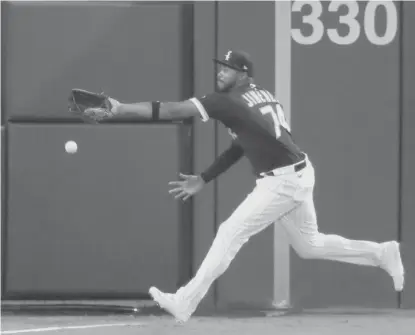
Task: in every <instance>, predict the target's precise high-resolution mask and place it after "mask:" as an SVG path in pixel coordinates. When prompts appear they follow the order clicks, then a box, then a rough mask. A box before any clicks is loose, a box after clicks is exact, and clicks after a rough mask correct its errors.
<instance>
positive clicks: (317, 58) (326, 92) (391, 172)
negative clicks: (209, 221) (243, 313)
mask: <svg viewBox="0 0 415 335" xmlns="http://www.w3.org/2000/svg"><path fill="white" fill-rule="evenodd" d="M330 3H331V4H333V3H334V2H325V1H321V2H315V6H316V8H314V11H316V10H318V8H317V7H318V5H319V4H322V11H321V13H322V14H321V17H320V18H321V22H322V23H323V27H324V29H329V28H330V29H337V31H338V33H339V35H340V36H345V35H347V34H348V32H349V31H348V27H347V25H345V24H340V23H339V20H340V16H344V15H346V14H347V13H348V11H349V10H353V8H347V7H346V6H341V7H340V8H339V10H338V11H337V10H334V11H332V12H330V11H329V10H328V6H329V4H330ZM351 3H352V2H351ZM353 3H355V2H353ZM355 4H356V3H355ZM372 5H373V4H372ZM332 6H333V8H334V5H332ZM395 6H396V4H395ZM355 10H357V11H356V13H357V16H356V19H357V22H358V25H359V27H361V31H360V35H359V37H358V38H357V40H356V41H355V42H354V43H351V44H344V45H338V44H336V43H334V42H333V41H331V40H330V39H329V38H328V37H327V34H326V33H324V36H323V37H322V39H321V40H318V41H317V42H316V43H315V44H310V45H302V44H299V43H297V42H294V41H293V46H292V105H291V120H292V128H293V134H294V137H295V139H296V140H297V142H298V143H299V144H300V145H301V146H302V147H303V148H304V150H305V151H306V152H307V153H308V154H309V157H310V159H311V161H312V162H313V163H314V165H315V168H316V189H315V203H316V207H317V216H318V224H319V226H320V230H321V231H322V232H323V233H329V234H339V235H343V236H344V237H347V238H352V239H363V240H372V241H378V242H383V241H385V240H391V239H396V238H397V233H398V222H397V218H398V173H399V159H398V144H399V128H398V126H399V110H398V107H399V102H398V100H399V91H398V90H399V85H398V83H399V43H398V40H399V38H398V34H396V36H395V38H394V39H393V40H392V41H391V42H390V43H389V44H386V45H382V46H376V45H374V44H372V43H371V42H370V41H369V40H368V38H367V36H366V34H365V31H364V29H363V27H364V15H365V11H366V10H367V2H359V3H358V7H357V8H355ZM310 12H311V8H310V6H309V5H305V6H304V7H303V9H302V11H301V12H294V13H293V14H292V27H293V28H294V29H301V30H302V33H303V34H304V35H306V36H308V35H310V34H311V33H312V29H311V26H310V25H307V24H302V23H301V22H302V18H303V17H305V16H308V15H309V14H310ZM384 13H385V11H384V10H383V9H382V8H379V9H378V11H377V14H376V18H375V22H376V29H377V32H378V34H383V32H384V31H385V28H386V24H387V23H386V15H385V14H384ZM392 23H393V22H389V24H392ZM291 264H292V266H291V278H292V280H291V296H292V301H293V304H294V305H299V306H311V307H325V306H339V305H340V306H341V305H355V306H366V307H385V306H388V307H395V306H397V295H396V293H395V292H394V289H393V284H392V279H391V278H390V277H389V276H388V275H387V274H386V272H384V271H383V270H380V269H378V268H374V267H364V266H357V265H352V264H346V263H337V262H331V261H317V260H301V259H299V258H298V257H297V256H296V255H295V254H293V257H292V260H291Z"/></svg>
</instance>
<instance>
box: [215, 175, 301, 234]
mask: <svg viewBox="0 0 415 335" xmlns="http://www.w3.org/2000/svg"><path fill="white" fill-rule="evenodd" d="M296 192H297V187H296V185H295V184H293V183H287V182H286V181H285V180H284V179H283V178H270V179H269V180H259V181H258V182H257V185H256V187H255V188H254V190H253V191H252V192H251V193H250V194H249V195H248V196H247V197H246V198H245V199H244V201H242V203H241V204H240V205H239V206H238V207H237V208H236V209H235V211H234V212H233V213H232V214H231V215H230V216H229V218H228V219H227V220H226V221H225V222H223V224H222V225H221V227H223V229H229V230H231V231H232V232H233V233H234V234H239V235H244V236H246V237H249V236H252V235H255V234H257V233H259V232H260V231H262V230H264V229H265V228H266V227H268V226H269V225H270V224H272V223H273V222H276V221H278V220H279V218H280V217H281V216H284V215H287V213H289V212H291V211H293V210H295V208H297V207H298V206H299V205H300V203H299V202H297V201H295V200H294V195H295V194H296Z"/></svg>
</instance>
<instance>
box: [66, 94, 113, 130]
mask: <svg viewBox="0 0 415 335" xmlns="http://www.w3.org/2000/svg"><path fill="white" fill-rule="evenodd" d="M68 100H69V101H68V110H69V112H70V113H74V114H76V115H79V116H80V117H81V118H82V119H83V120H84V121H85V122H87V123H93V124H97V123H100V122H102V121H105V120H107V119H110V118H112V117H113V116H114V113H113V112H112V107H113V106H112V104H111V101H110V99H109V97H108V96H107V95H105V94H104V93H94V92H90V91H86V90H82V89H78V88H74V89H72V91H71V94H70V95H69V99H68Z"/></svg>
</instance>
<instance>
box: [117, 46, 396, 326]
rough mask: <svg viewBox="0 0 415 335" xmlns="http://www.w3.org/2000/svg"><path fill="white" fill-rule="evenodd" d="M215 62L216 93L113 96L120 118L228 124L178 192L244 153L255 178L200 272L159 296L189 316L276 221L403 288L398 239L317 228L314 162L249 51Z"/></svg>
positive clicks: (303, 242) (182, 194) (308, 249)
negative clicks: (258, 78) (218, 144)
mask: <svg viewBox="0 0 415 335" xmlns="http://www.w3.org/2000/svg"><path fill="white" fill-rule="evenodd" d="M215 62H216V63H217V64H218V66H219V71H218V74H217V87H218V91H217V92H215V93H211V94H208V95H206V96H203V97H200V98H196V97H193V98H191V99H189V100H186V101H182V102H164V103H160V102H143V103H135V104H123V103H120V102H119V101H117V100H114V99H111V100H110V101H111V103H112V105H113V108H112V113H113V114H114V115H115V116H117V115H120V116H129V117H136V118H142V119H154V120H158V119H170V120H174V119H186V118H191V117H195V116H199V117H200V118H201V119H202V121H204V122H207V121H209V120H211V119H214V120H218V121H220V122H221V123H222V124H223V125H224V126H225V127H227V128H228V130H229V134H230V136H231V137H232V142H231V143H232V144H231V146H230V147H229V149H227V150H226V151H225V152H223V153H222V154H221V155H220V156H219V157H218V158H217V159H216V161H215V162H214V163H213V164H212V165H211V166H210V167H208V168H207V169H206V170H205V171H204V172H202V173H201V174H200V175H197V176H196V175H190V176H189V175H183V174H181V175H180V176H181V180H179V181H173V182H170V184H171V185H172V186H173V188H172V189H171V190H170V193H172V194H174V195H175V198H177V199H183V200H186V199H188V198H189V197H191V196H193V195H195V194H196V193H198V192H200V191H201V190H202V189H203V187H204V185H206V184H207V183H209V182H210V181H212V180H213V179H214V178H216V177H218V176H219V175H220V174H222V173H224V172H225V171H226V170H228V169H229V167H231V166H232V165H233V164H235V163H236V162H237V161H238V160H239V159H240V158H241V157H242V156H245V157H247V159H248V160H249V162H250V164H251V165H252V169H253V172H254V174H255V176H256V185H255V187H254V189H253V190H252V192H251V193H250V194H248V195H247V196H246V198H245V199H244V201H243V202H242V203H241V204H240V205H239V206H238V207H237V208H236V210H235V211H234V212H233V213H232V214H231V215H230V216H229V217H228V219H226V220H225V221H224V222H223V223H222V224H221V225H220V227H219V229H218V231H217V234H216V237H215V239H214V241H213V243H212V245H211V247H210V250H209V251H208V253H207V255H206V257H205V259H204V260H203V262H202V264H201V266H200V268H199V269H198V271H197V273H196V274H195V276H194V277H193V278H192V279H191V280H190V281H189V283H187V284H186V285H184V286H183V287H181V288H180V289H178V290H177V292H175V293H173V294H171V293H164V292H161V291H160V290H159V289H157V288H155V287H151V288H150V290H149V293H150V295H151V296H152V298H153V299H154V301H155V302H157V304H158V305H159V306H160V307H161V308H163V309H165V310H166V311H168V312H169V313H170V314H172V315H173V316H174V317H175V318H176V320H178V321H181V322H185V321H187V320H188V319H189V318H190V317H191V315H192V314H193V313H194V312H195V310H196V309H197V306H198V304H199V303H200V301H201V300H202V299H203V297H204V296H205V295H206V293H207V291H208V290H209V288H210V286H211V285H212V283H213V282H214V281H215V280H216V279H217V278H218V277H219V276H221V275H222V274H223V273H224V272H225V271H226V269H227V268H228V267H229V265H230V263H231V262H232V260H233V259H234V257H235V256H236V254H237V253H238V251H239V250H240V249H241V247H242V246H243V245H244V244H245V243H246V242H247V241H248V240H249V238H250V237H252V236H254V235H256V234H258V233H259V232H261V231H262V230H264V229H265V228H267V227H268V226H269V225H271V224H272V223H276V224H279V225H281V226H282V227H283V228H284V229H285V230H286V232H287V235H288V236H289V242H290V245H291V246H292V247H293V248H294V250H295V251H296V252H297V254H298V255H299V256H300V257H302V258H307V259H327V260H332V261H341V262H347V263H352V264H358V265H366V266H376V267H379V268H381V269H383V270H385V271H386V272H387V273H388V274H389V275H390V276H391V277H392V279H393V283H394V288H395V290H396V291H401V290H402V289H403V285H404V268H403V264H402V260H401V255H400V246H399V243H398V242H396V241H387V242H383V243H376V242H370V241H356V240H349V239H346V238H344V237H341V236H338V235H326V234H323V233H321V232H320V231H319V230H318V226H317V217H316V211H315V208H314V202H313V188H314V182H315V179H314V168H313V164H312V163H311V160H310V158H309V157H308V156H307V154H306V153H304V152H303V151H302V150H301V149H300V148H299V147H298V146H297V145H296V144H295V143H294V142H293V140H292V138H291V130H290V126H289V125H288V123H287V122H286V119H285V117H284V112H283V109H282V106H281V104H280V103H279V102H278V100H277V99H276V98H275V97H274V96H273V94H271V93H270V92H269V91H268V90H266V89H265V88H262V87H260V86H258V85H256V84H255V83H254V81H253V64H252V61H251V60H250V57H249V55H248V54H247V53H245V52H243V51H229V52H228V53H226V55H225V57H224V59H222V60H215Z"/></svg>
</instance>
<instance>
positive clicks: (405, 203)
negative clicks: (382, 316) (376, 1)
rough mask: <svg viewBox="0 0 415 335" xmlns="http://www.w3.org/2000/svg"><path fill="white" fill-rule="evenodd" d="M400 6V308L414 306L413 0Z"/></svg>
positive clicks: (414, 114)
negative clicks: (403, 274)
mask: <svg viewBox="0 0 415 335" xmlns="http://www.w3.org/2000/svg"><path fill="white" fill-rule="evenodd" d="M401 6H402V8H403V44H402V52H403V54H402V56H403V58H402V60H403V72H402V74H403V77H402V79H403V80H402V84H403V87H402V89H403V123H402V125H403V129H402V164H403V166H402V167H403V169H402V172H403V173H402V242H403V257H404V263H405V264H404V265H405V270H406V284H405V290H404V292H403V296H402V303H403V306H404V307H407V308H414V307H415V245H414V243H413V241H414V239H415V225H414V216H415V206H414V204H415V178H414V177H413V171H414V169H415V134H414V129H415V113H414V109H415V96H414V87H415V41H414V38H413V31H414V29H415V23H414V21H413V18H414V17H415V3H412V2H409V1H407V2H404V3H402V4H401Z"/></svg>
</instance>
